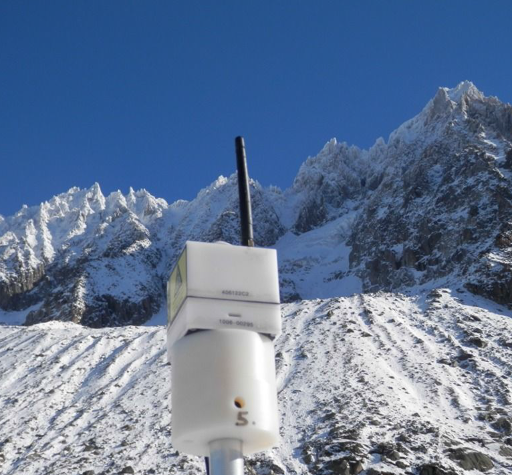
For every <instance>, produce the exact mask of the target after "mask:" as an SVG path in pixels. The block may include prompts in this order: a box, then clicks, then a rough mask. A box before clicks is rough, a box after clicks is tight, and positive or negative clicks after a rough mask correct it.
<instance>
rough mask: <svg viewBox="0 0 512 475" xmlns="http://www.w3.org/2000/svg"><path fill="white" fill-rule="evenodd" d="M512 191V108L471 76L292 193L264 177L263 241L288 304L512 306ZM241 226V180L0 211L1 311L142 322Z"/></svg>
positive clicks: (259, 236) (345, 149) (327, 161)
mask: <svg viewBox="0 0 512 475" xmlns="http://www.w3.org/2000/svg"><path fill="white" fill-rule="evenodd" d="M511 190H512V107H511V106H510V105H508V104H503V103H501V102H500V101H499V100H498V99H496V98H493V97H484V95H483V94H482V93H481V92H480V91H478V90H477V89H476V87H475V86H474V85H473V84H472V83H470V82H463V83H461V84H459V85H458V86H457V87H456V88H454V89H446V88H441V89H439V91H438V92H437V94H436V95H435V97H434V98H433V99H432V100H431V101H430V102H429V103H428V104H427V105H426V107H425V108H424V109H423V111H421V112H420V113H419V114H418V115H417V116H416V117H414V118H413V119H411V120H410V121H408V122H406V123H405V124H403V125H402V126H400V127H399V128H398V129H397V130H396V131H395V132H393V133H392V134H391V135H390V137H389V139H388V141H387V142H385V141H384V140H383V139H379V140H377V141H376V143H375V145H374V146H373V147H372V148H371V149H370V150H360V149H358V148H357V147H349V146H347V145H346V144H345V143H338V142H336V140H331V141H330V142H328V143H327V145H326V146H325V147H324V148H323V150H322V151H321V152H320V153H319V154H318V155H317V156H316V157H313V158H308V159H307V160H306V162H305V163H304V164H303V165H302V166H301V168H300V170H299V172H298V174H297V177H296V178H295V181H294V183H293V186H292V187H291V188H290V189H287V190H285V191H281V190H279V189H278V188H275V187H271V188H263V187H262V186H260V185H259V184H258V183H257V182H255V181H253V182H252V201H253V212H254V222H255V238H256V242H257V244H258V245H260V246H274V247H276V248H277V250H278V255H279V258H280V275H281V288H282V296H283V299H284V300H285V301H293V300H295V299H298V298H308V299H310V298H318V297H321V298H328V297H337V296H343V295H351V294H352V293H354V292H360V291H365V292H366V291H377V290H388V291H389V290H404V289H406V288H409V287H411V286H416V285H437V286H440V285H442V286H454V287H456V288H459V287H460V288H462V287H465V288H467V289H469V290H470V291H472V292H474V293H477V294H480V295H483V296H486V297H488V298H491V299H493V300H494V301H496V302H500V303H504V304H512V272H511V266H512V191H511ZM238 229H239V224H238V198H237V187H236V176H235V175H233V176H231V177H229V178H224V177H220V178H219V179H218V180H217V181H215V182H214V183H213V184H212V185H210V186H209V187H207V188H205V189H203V190H201V191H200V192H199V194H198V195H197V197H196V198H195V199H194V200H192V201H190V202H186V201H178V202H176V203H173V204H170V205H169V204H168V203H166V202H165V200H162V199H157V198H155V197H153V196H151V194H150V193H149V192H147V191H145V190H141V191H137V192H135V191H133V190H132V189H130V191H129V192H128V194H126V195H123V194H122V193H121V192H116V193H112V194H110V195H109V196H107V197H105V196H104V195H103V194H102V192H101V190H100V187H99V185H98V184H95V185H94V186H92V187H91V188H90V189H88V190H80V189H77V188H72V189H71V190H69V191H68V192H67V193H63V194H61V195H58V196H55V197H54V198H52V199H51V200H50V201H48V202H45V203H43V204H41V205H40V206H36V207H32V208H27V207H24V208H22V209H21V210H20V211H19V212H18V213H16V214H15V215H14V216H10V217H7V218H0V309H2V310H3V311H4V312H7V316H6V317H5V318H8V317H9V316H10V318H11V321H20V320H24V319H25V317H26V322H27V323H28V324H33V323H37V322H45V321H50V320H63V321H73V322H79V323H82V324H85V325H88V326H93V327H103V326H112V325H114V326H115V325H125V324H140V323H142V322H144V321H147V320H148V319H149V318H151V317H152V316H153V315H155V314H156V313H158V312H159V310H160V309H161V308H162V304H163V300H164V292H163V289H164V284H165V281H166V280H167V278H168V275H169V270H170V268H171V266H172V264H173V262H174V260H175V258H176V256H177V255H178V253H179V252H180V251H181V249H182V247H183V244H184V242H185V241H186V240H187V239H188V240H201V241H218V240H222V241H227V242H231V243H236V242H238V239H239V238H238Z"/></svg>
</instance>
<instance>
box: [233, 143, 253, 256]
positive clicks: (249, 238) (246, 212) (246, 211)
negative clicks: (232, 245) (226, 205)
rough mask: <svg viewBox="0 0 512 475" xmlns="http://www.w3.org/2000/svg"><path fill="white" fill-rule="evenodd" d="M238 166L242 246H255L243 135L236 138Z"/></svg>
mask: <svg viewBox="0 0 512 475" xmlns="http://www.w3.org/2000/svg"><path fill="white" fill-rule="evenodd" d="M235 148H236V168H237V172H238V196H239V199H240V224H241V228H242V246H249V247H254V238H253V235H252V211H251V193H250V190H249V173H248V172H247V158H246V156H245V143H244V138H243V137H237V138H236V139H235Z"/></svg>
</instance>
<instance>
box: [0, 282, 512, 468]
mask: <svg viewBox="0 0 512 475" xmlns="http://www.w3.org/2000/svg"><path fill="white" fill-rule="evenodd" d="M511 317H512V312H510V311H509V310H506V309H505V308H504V307H501V306H499V305H497V304H493V303H492V302H490V301H486V300H484V299H482V298H480V297H475V296H472V295H471V294H469V293H461V294H456V293H453V292H452V291H450V290H448V289H438V290H435V291H432V292H430V293H419V294H417V295H409V296H406V295H403V294H389V293H378V294H368V295H358V296H353V297H344V298H334V299H327V300H319V299H318V300H313V301H302V302H296V303H293V304H288V305H285V306H283V319H284V327H283V334H282V336H281V337H280V338H279V339H278V340H277V342H276V343H277V344H276V357H277V378H278V390H279V401H280V413H281V434H282V441H281V445H280V446H279V447H277V448H275V449H274V450H271V451H268V452H265V453H261V454H258V455H257V456H255V457H252V458H249V459H247V461H246V472H247V473H248V474H255V473H258V474H282V473H285V474H308V473H311V474H319V473H325V474H357V473H362V474H367V475H377V474H390V473H393V474H403V473H411V474H412V473H414V474H421V475H428V474H443V473H445V474H446V473H451V474H462V473H479V470H480V471H487V472H488V473H492V474H503V475H505V474H509V473H511V471H512V433H511V431H512V425H511V424H512V318H511ZM171 371H172V367H171V366H170V365H169V364H168V363H167V357H166V354H165V330H164V328H162V327H122V328H107V329H90V328H85V327H83V326H79V325H76V324H73V323H63V322H49V323H43V324H38V325H34V326H31V327H15V326H10V327H0V427H1V428H2V429H1V432H0V434H1V435H0V472H1V473H2V474H4V475H21V474H23V475H52V474H55V475H74V474H80V475H82V474H88V475H92V474H94V475H99V474H104V475H110V474H120V473H136V474H140V475H143V474H144V475H149V474H163V473H176V474H177V473H180V474H181V473H190V474H193V473H198V474H199V473H201V474H203V473H204V465H203V461H202V460H200V459H198V458H195V457H190V456H187V455H184V454H178V453H177V452H176V451H175V449H174V448H173V447H172V444H171V441H170V437H171V428H170V417H171V414H170V408H169V404H168V402H169V395H170V391H171V390H172V388H171V387H170V372H171ZM471 467H473V468H474V469H475V470H476V471H473V472H466V471H464V470H463V468H466V469H467V468H471ZM132 470H133V471H132ZM363 470H365V472H363Z"/></svg>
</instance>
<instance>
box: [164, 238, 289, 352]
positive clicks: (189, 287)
mask: <svg viewBox="0 0 512 475" xmlns="http://www.w3.org/2000/svg"><path fill="white" fill-rule="evenodd" d="M279 304H280V301H279V279H278V271H277V253H276V251H275V250H274V249H262V248H255V247H245V246H232V245H230V244H226V243H202V242H192V241H187V243H186V245H185V249H184V250H183V252H182V254H181V256H180V258H179V259H178V262H177V264H176V266H175V267H174V269H173V271H172V273H171V277H170V279H169V282H168V284H167V305H168V308H167V315H168V326H167V345H168V347H169V349H170V347H171V346H172V345H173V344H174V343H175V342H176V341H177V340H179V339H180V338H182V337H183V336H185V335H186V334H187V333H188V332H190V331H193V330H227V329H233V330H235V329H239V330H249V331H254V332H257V333H261V334H265V335H268V336H270V337H271V338H274V337H276V336H278V335H279V334H280V333H281V314H280V305H279Z"/></svg>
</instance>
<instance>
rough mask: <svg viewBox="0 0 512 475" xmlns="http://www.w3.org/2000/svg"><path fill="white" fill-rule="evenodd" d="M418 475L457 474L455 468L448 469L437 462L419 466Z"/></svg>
mask: <svg viewBox="0 0 512 475" xmlns="http://www.w3.org/2000/svg"><path fill="white" fill-rule="evenodd" d="M418 475H457V474H456V473H455V472H454V471H453V470H448V469H445V468H442V467H440V466H439V465H435V464H425V465H421V466H420V467H419V468H418Z"/></svg>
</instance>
